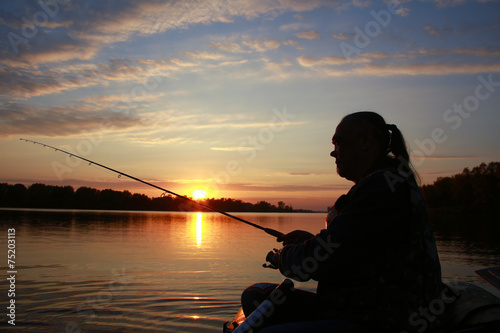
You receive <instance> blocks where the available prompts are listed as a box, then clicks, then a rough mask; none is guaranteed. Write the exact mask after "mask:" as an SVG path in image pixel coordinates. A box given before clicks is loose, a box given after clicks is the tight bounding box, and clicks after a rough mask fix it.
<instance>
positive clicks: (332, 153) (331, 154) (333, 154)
mask: <svg viewBox="0 0 500 333" xmlns="http://www.w3.org/2000/svg"><path fill="white" fill-rule="evenodd" d="M330 156H331V157H335V158H337V151H336V150H333V151H332V152H331V153H330Z"/></svg>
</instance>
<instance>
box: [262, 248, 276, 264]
mask: <svg viewBox="0 0 500 333" xmlns="http://www.w3.org/2000/svg"><path fill="white" fill-rule="evenodd" d="M279 252H280V250H278V249H273V250H272V251H270V252H269V253H268V254H267V256H266V261H267V262H269V263H267V262H266V263H263V264H262V267H264V268H272V269H278V259H279Z"/></svg>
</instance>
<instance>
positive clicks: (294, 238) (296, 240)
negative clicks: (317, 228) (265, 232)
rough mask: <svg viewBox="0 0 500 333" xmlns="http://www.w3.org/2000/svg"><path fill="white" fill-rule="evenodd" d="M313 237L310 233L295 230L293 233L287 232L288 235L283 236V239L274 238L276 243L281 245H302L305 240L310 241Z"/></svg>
mask: <svg viewBox="0 0 500 333" xmlns="http://www.w3.org/2000/svg"><path fill="white" fill-rule="evenodd" d="M313 237H314V235H313V234H311V233H310V232H307V231H304V230H295V231H292V232H289V233H288V234H286V235H284V236H283V237H278V238H276V241H277V242H283V245H288V244H300V243H303V242H305V241H306V240H308V239H311V238H313Z"/></svg>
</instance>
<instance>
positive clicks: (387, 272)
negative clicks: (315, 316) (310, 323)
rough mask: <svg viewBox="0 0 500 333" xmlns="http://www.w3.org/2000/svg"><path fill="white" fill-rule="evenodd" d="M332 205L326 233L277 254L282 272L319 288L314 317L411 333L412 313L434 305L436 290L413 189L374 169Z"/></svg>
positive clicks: (436, 272) (431, 246)
mask: <svg viewBox="0 0 500 333" xmlns="http://www.w3.org/2000/svg"><path fill="white" fill-rule="evenodd" d="M339 205H340V206H341V207H336V209H337V210H338V214H337V216H335V217H334V218H333V220H332V221H331V223H330V224H329V226H328V227H327V229H325V230H322V231H321V232H320V233H319V234H318V235H316V236H315V237H314V238H312V239H310V240H308V241H306V242H304V243H302V244H297V245H287V246H285V247H284V248H283V249H282V250H281V251H280V254H279V256H280V258H279V269H280V271H281V273H282V274H283V275H285V276H287V277H290V278H293V279H296V280H299V281H306V280H309V279H313V280H317V281H318V288H317V295H318V299H319V312H320V317H321V318H331V319H333V318H335V319H345V320H350V321H354V322H362V323H365V324H367V325H370V326H372V327H384V328H387V329H388V330H394V331H401V330H407V331H416V330H417V327H415V324H413V325H412V320H413V321H415V318H416V317H415V313H418V311H419V310H420V309H421V308H429V306H430V305H429V304H430V303H431V302H432V301H433V300H435V299H439V292H440V286H441V268H440V264H439V259H438V255H437V250H436V242H435V239H434V236H433V233H432V231H431V228H430V226H429V222H428V217H427V212H426V208H425V205H424V201H423V198H422V196H421V192H420V190H419V188H418V186H417V184H416V183H415V181H414V180H413V178H409V177H407V176H406V175H404V174H400V173H398V172H397V171H396V170H395V169H394V170H392V169H385V170H379V171H377V172H375V173H373V174H371V175H369V176H367V177H366V178H364V179H363V180H362V181H361V182H359V183H358V184H356V185H355V186H353V187H352V188H351V190H350V191H349V193H348V194H347V195H346V196H343V197H342V199H341V202H338V203H337V204H336V206H339ZM429 324H431V323H429ZM421 328H422V327H418V329H419V330H420V329H421Z"/></svg>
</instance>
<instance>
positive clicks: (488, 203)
mask: <svg viewBox="0 0 500 333" xmlns="http://www.w3.org/2000/svg"><path fill="white" fill-rule="evenodd" d="M422 192H423V195H424V198H425V201H426V203H427V206H428V207H429V208H457V209H460V210H468V211H477V210H495V209H496V210H497V209H498V208H499V207H500V162H490V163H489V164H486V163H481V164H480V165H479V166H476V167H474V168H472V170H471V169H469V168H465V169H464V170H463V171H462V172H461V173H459V174H456V175H453V176H450V177H439V178H438V179H436V181H435V182H434V183H433V184H432V185H424V186H423V187H422Z"/></svg>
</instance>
